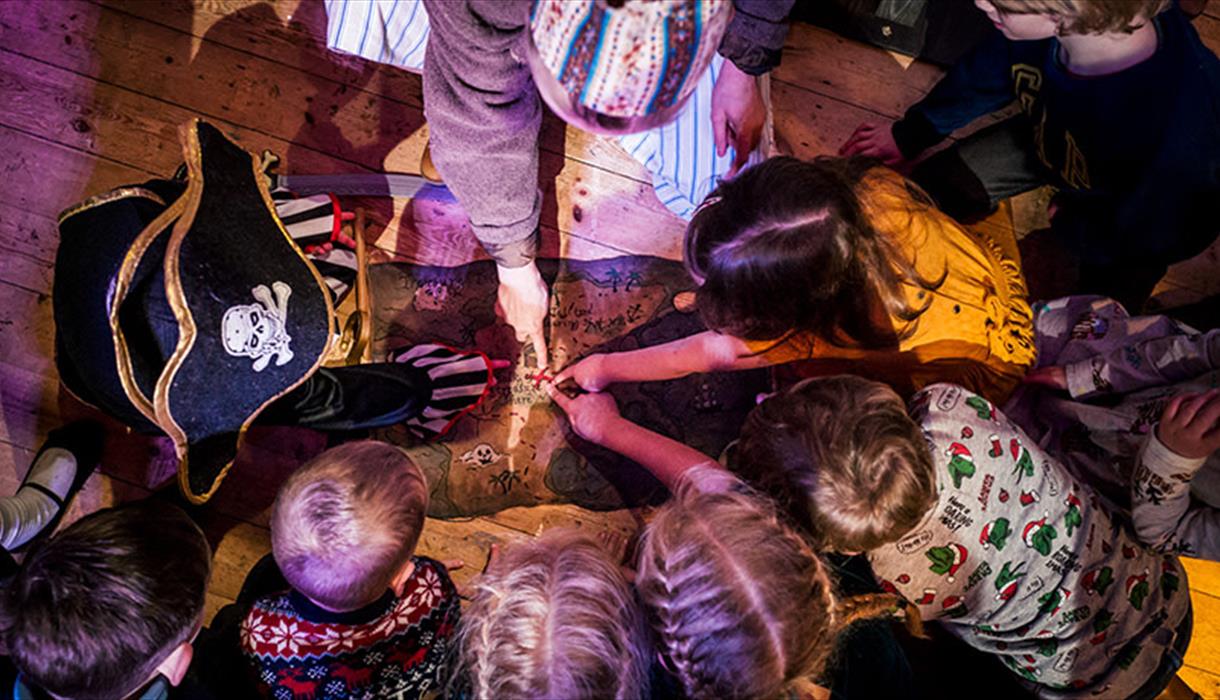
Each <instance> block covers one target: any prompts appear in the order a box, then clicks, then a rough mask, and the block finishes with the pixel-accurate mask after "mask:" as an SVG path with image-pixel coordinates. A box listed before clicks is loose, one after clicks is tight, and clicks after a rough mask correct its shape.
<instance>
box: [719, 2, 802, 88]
mask: <svg viewBox="0 0 1220 700" xmlns="http://www.w3.org/2000/svg"><path fill="white" fill-rule="evenodd" d="M794 2H795V0H733V10H734V12H733V19H732V21H730V22H729V27H728V29H727V30H726V31H725V33H724V38H723V39H721V41H720V55H721V56H724V57H725V58H727V59H729V60H730V61H732V62H733V65H735V66H737V67H738V68H740V69H741V71H742V72H743V73H747V74H749V75H762V74H763V73H766V72H768V71H770V70H771V69H772V68H775V67H776V66H778V65H779V60H780V55H781V54H782V53H783V50H784V39H786V38H787V37H788V13H789V12H791V11H792V5H793V3H794Z"/></svg>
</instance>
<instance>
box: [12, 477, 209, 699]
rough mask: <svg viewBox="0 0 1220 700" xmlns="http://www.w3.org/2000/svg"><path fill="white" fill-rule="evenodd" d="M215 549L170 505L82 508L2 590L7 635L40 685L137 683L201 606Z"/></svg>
mask: <svg viewBox="0 0 1220 700" xmlns="http://www.w3.org/2000/svg"><path fill="white" fill-rule="evenodd" d="M210 572H211V550H210V549H209V547H208V543H207V540H206V539H205V538H204V536H203V532H201V531H200V530H199V528H198V527H197V526H196V525H195V523H193V522H192V521H191V519H190V518H189V517H187V515H186V513H184V512H182V510H180V509H179V508H176V507H174V506H172V505H168V504H165V503H161V502H158V501H151V500H146V501H140V502H138V503H133V504H129V505H123V506H119V507H116V508H107V509H105V510H100V511H98V512H96V513H92V514H90V515H87V516H85V517H84V518H81V519H80V520H78V521H77V522H75V523H73V524H72V525H71V526H70V527H68V528H67V529H65V530H64V531H63V532H61V533H59V534H58V535H56V536H55V537H54V538H53V539H51V541H50V542H48V543H47V544H46V545H44V546H42V547H40V548H38V549H35V550H34V551H33V552H31V553H30V555H29V556H28V557H27V558H26V560H25V561H24V562H23V563H22V566H21V569H20V571H19V572H18V573H17V575H16V576H15V577H14V578H13V580H12V582H11V584H10V585H9V586H8V588H7V589H6V590H5V591H4V609H5V618H6V621H5V629H4V639H5V642H6V645H7V646H8V649H9V651H10V653H11V654H12V657H13V661H14V663H15V664H16V666H17V667H18V668H19V669H20V670H21V671H22V673H23V674H25V676H26V677H27V678H28V679H29V680H30V681H31V682H32V683H33V684H34V685H37V686H38V687H40V688H42V689H44V690H47V691H49V692H51V693H54V694H55V695H57V696H60V697H65V698H74V699H77V700H92V699H94V698H96V699H98V700H102V699H105V700H113V698H122V697H125V696H126V695H128V694H130V693H132V692H134V691H136V690H137V689H139V687H140V686H141V685H143V683H144V682H145V681H147V680H148V679H149V678H150V677H152V675H153V674H154V672H155V670H156V668H157V666H158V665H159V664H160V663H161V662H162V661H163V660H164V659H165V658H166V657H168V656H169V655H170V653H172V652H173V651H174V650H175V649H176V648H177V647H178V646H179V645H181V644H182V643H184V642H188V641H190V640H191V638H192V636H193V635H194V633H195V631H196V630H197V629H198V626H199V624H200V623H201V620H202V616H203V603H204V594H205V592H206V590H207V583H208V575H209V573H210Z"/></svg>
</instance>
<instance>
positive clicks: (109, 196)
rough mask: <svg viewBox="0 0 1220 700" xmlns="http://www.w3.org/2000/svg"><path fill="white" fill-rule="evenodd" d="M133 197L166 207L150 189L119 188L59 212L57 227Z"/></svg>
mask: <svg viewBox="0 0 1220 700" xmlns="http://www.w3.org/2000/svg"><path fill="white" fill-rule="evenodd" d="M131 197H140V198H142V199H150V200H152V201H154V202H156V203H157V204H160V205H161V206H165V200H163V199H161V196H160V195H158V194H157V193H156V192H153V191H152V190H150V189H146V188H144V187H135V186H129V187H119V188H116V189H113V190H110V191H109V192H103V193H101V194H96V195H93V196H92V197H90V198H88V199H86V200H85V201H83V202H80V203H78V204H73V205H72V206H70V207H68V208H67V209H64V210H63V211H61V212H59V216H58V217H56V219H55V223H56V225H62V224H63V223H64V221H66V220H67V219H69V218H71V217H73V216H76V215H77V214H79V213H81V212H83V211H88V210H89V209H93V208H94V207H100V206H102V205H103V204H110V203H111V202H117V201H119V200H120V199H129V198H131Z"/></svg>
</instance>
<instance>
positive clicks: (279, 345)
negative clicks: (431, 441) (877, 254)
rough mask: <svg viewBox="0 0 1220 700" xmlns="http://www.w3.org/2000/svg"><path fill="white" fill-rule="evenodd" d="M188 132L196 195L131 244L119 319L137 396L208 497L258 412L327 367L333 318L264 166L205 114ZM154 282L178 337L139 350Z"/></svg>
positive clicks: (192, 493)
mask: <svg viewBox="0 0 1220 700" xmlns="http://www.w3.org/2000/svg"><path fill="white" fill-rule="evenodd" d="M180 134H181V139H182V144H183V153H184V157H185V160H186V167H187V184H186V190H185V192H184V193H183V194H182V196H181V197H179V198H178V199H177V200H175V201H174V202H173V203H172V204H171V205H169V206H168V207H167V208H166V210H165V211H164V212H163V213H162V215H161V216H160V217H158V219H157V220H155V221H154V222H153V223H152V224H150V225H149V226H148V227H146V228H145V229H144V231H143V232H141V234H140V236H138V237H137V239H136V240H135V242H134V243H133V244H132V246H131V247H130V249H129V250H128V252H127V254H126V256H125V258H124V260H123V265H122V267H121V268H120V270H119V274H118V278H117V282H116V286H115V293H114V296H113V300H112V302H111V306H110V322H111V327H112V329H113V331H114V335H113V337H114V343H115V352H116V355H117V357H118V375H119V378H120V380H121V381H122V382H123V386H124V390H125V392H126V394H127V396H128V397H129V398H130V399H131V402H132V403H133V404H134V405H136V406H137V407H138V408H140V409H141V412H142V413H145V415H149V411H151V416H150V418H151V419H152V420H153V422H155V423H156V424H157V426H158V427H160V429H161V430H163V431H164V432H165V433H166V434H167V435H169V436H170V438H172V439H173V441H174V445H175V447H176V449H177V452H178V457H179V459H180V460H181V462H180V466H179V470H178V483H179V485H180V486H181V488H182V491H183V493H184V494H185V495H186V497H187V498H188V499H190V500H191V501H192V502H195V503H202V502H204V501H206V500H207V499H208V498H210V497H211V495H212V494H213V493H214V492H215V490H216V489H217V487H219V485H220V482H221V480H222V479H223V478H224V476H225V474H226V473H227V472H228V470H229V467H230V466H231V465H232V461H233V458H234V457H235V456H236V454H237V447H238V441H239V440H240V438H241V436H242V435H243V434H244V433H245V431H246V429H247V428H248V427H249V426H250V424H251V423H252V422H253V421H254V419H255V418H256V417H257V416H258V414H259V413H260V412H261V411H262V410H263V409H264V408H265V407H266V406H267V405H268V404H270V403H271V402H272V401H274V400H275V399H276V398H278V397H280V396H282V395H284V394H286V393H287V392H288V391H290V390H291V389H293V388H294V387H296V386H297V385H299V384H301V383H302V382H303V381H305V380H306V379H307V378H308V377H309V376H310V375H311V374H313V372H314V371H315V370H316V369H317V368H318V366H319V365H320V364H321V362H322V359H323V357H324V356H325V355H326V352H327V350H328V347H329V344H330V342H331V339H332V338H333V330H334V326H335V312H334V307H333V305H332V303H331V298H330V295H329V293H328V291H327V289H326V287H325V284H324V283H323V281H322V278H321V277H320V276H319V274H318V272H317V270H316V269H315V268H314V267H313V266H312V265H311V264H310V263H309V261H308V260H307V259H306V258H305V256H304V255H303V254H302V252H301V250H300V249H299V248H298V247H297V246H296V245H295V244H294V243H293V241H292V239H291V237H290V236H289V235H288V233H287V232H286V231H285V230H284V226H283V224H282V222H281V221H280V219H279V218H278V217H277V216H276V213H275V208H274V205H273V204H272V201H271V197H270V194H269V192H268V188H267V182H266V178H265V177H264V176H263V171H262V168H261V166H260V161H259V159H258V158H256V157H255V156H253V155H251V154H250V153H248V152H246V151H245V150H243V149H242V148H240V147H239V146H237V145H236V144H234V143H233V142H231V141H229V140H228V139H227V138H225V136H224V135H223V134H222V133H221V132H220V131H219V130H217V129H216V128H215V127H213V126H211V125H209V124H207V123H205V122H202V121H199V120H193V121H191V122H190V123H188V124H186V125H185V126H183V127H182V128H181V129H180ZM170 223H172V226H170V225H167V224H170ZM158 277H160V279H161V282H160V284H158V283H157V279H158ZM150 288H151V289H152V290H153V292H151V296H152V297H155V296H156V291H157V290H158V289H159V290H160V291H162V292H163V294H164V297H165V303H166V304H167V305H168V308H169V309H170V311H171V312H172V315H173V319H174V323H173V324H172V327H173V332H169V333H167V332H157V331H153V332H152V335H153V336H154V337H155V338H156V339H157V340H158V341H159V342H156V343H151V344H150V343H142V344H140V346H139V348H137V345H136V344H135V343H133V342H131V340H132V337H131V336H132V331H131V330H130V329H131V327H132V326H137V325H138V322H132V320H133V319H141V317H142V314H140V313H138V312H136V311H134V310H133V309H142V310H144V311H148V310H150V309H152V310H156V303H155V302H152V303H150V301H149V298H150V291H149V289H150ZM143 318H145V319H149V320H150V321H152V320H155V317H148V316H143ZM141 332H145V333H147V332H148V331H147V330H142V331H141ZM170 338H172V341H173V342H172V345H171V344H170V343H168V342H167V340H168V339H170ZM150 348H151V351H150ZM141 349H142V351H141ZM158 350H159V351H160V352H158ZM166 351H168V354H166ZM150 355H151V357H150ZM153 376H155V381H150V380H151V378H152V377H153Z"/></svg>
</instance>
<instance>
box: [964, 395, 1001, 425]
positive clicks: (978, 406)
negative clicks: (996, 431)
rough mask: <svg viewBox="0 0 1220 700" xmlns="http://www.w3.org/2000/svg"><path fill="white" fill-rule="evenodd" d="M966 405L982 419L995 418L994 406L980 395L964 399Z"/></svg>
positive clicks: (992, 419)
mask: <svg viewBox="0 0 1220 700" xmlns="http://www.w3.org/2000/svg"><path fill="white" fill-rule="evenodd" d="M966 405H967V406H969V407H970V408H973V409H974V410H975V411H976V412H977V413H978V414H979V418H981V419H982V420H991V421H994V420H995V407H994V406H992V405H991V403H990V402H988V401H987V399H985V398H983V397H982V396H971V397H970V398H968V399H966Z"/></svg>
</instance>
